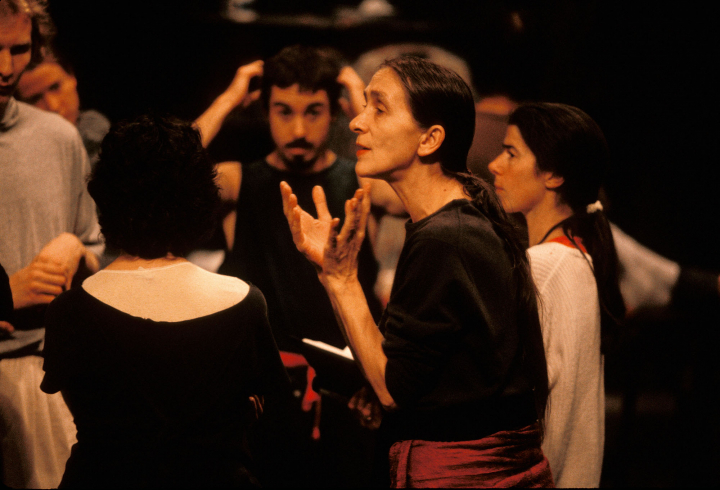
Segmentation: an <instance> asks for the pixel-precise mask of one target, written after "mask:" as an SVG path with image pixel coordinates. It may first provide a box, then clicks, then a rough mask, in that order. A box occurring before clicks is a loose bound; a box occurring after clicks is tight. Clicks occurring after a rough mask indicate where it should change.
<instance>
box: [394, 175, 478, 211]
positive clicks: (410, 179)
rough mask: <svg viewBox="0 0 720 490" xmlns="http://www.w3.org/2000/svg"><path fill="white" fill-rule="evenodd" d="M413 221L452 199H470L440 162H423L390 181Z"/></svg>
mask: <svg viewBox="0 0 720 490" xmlns="http://www.w3.org/2000/svg"><path fill="white" fill-rule="evenodd" d="M389 184H390V186H391V187H392V188H393V189H394V190H395V192H396V193H397V195H398V197H399V198H400V200H401V201H402V203H403V205H404V206H405V210H406V211H407V212H408V214H409V215H410V219H411V220H412V221H413V223H415V222H417V221H420V220H421V219H423V218H425V217H427V216H430V215H431V214H433V213H434V212H435V211H437V210H438V209H440V208H442V207H443V206H445V205H446V204H447V203H449V202H451V201H454V200H455V199H470V197H469V196H468V195H467V194H466V193H465V188H464V187H463V185H462V184H461V183H460V182H458V181H457V180H456V179H454V178H452V177H450V176H449V175H447V174H446V173H445V172H443V171H442V168H441V167H440V164H439V163H436V164H422V163H420V164H419V165H418V166H415V167H414V168H413V170H412V171H411V170H410V169H408V171H406V172H405V174H404V175H403V176H402V178H399V179H397V180H394V181H392V182H389Z"/></svg>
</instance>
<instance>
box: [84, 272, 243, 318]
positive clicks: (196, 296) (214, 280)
mask: <svg viewBox="0 0 720 490" xmlns="http://www.w3.org/2000/svg"><path fill="white" fill-rule="evenodd" d="M82 287H83V289H85V291H87V292H88V293H89V294H90V295H92V296H94V297H95V298H97V299H99V300H100V301H102V302H103V303H105V304H107V305H109V306H112V307H113V308H115V309H116V310H120V311H122V312H124V313H127V314H129V315H131V316H135V317H139V318H146V319H150V320H153V321H157V322H160V321H162V322H180V321H184V320H190V319H193V318H200V317H203V316H207V315H210V314H213V313H217V312H218V311H222V310H226V309H228V308H230V307H231V306H233V305H236V304H237V303H239V302H240V301H242V300H243V299H244V298H245V296H247V294H248V291H249V290H250V286H249V285H248V284H247V283H246V282H244V281H242V280H240V279H238V278H235V277H229V276H223V275H220V274H214V273H212V272H209V271H206V270H204V269H202V268H200V267H198V266H196V265H195V264H192V263H190V262H184V261H183V262H179V263H177V264H172V265H168V266H163V267H154V268H148V269H144V268H142V267H140V268H138V269H136V270H107V269H104V270H101V271H100V272H98V273H97V274H94V275H92V276H90V277H88V278H87V279H85V281H84V282H83V285H82Z"/></svg>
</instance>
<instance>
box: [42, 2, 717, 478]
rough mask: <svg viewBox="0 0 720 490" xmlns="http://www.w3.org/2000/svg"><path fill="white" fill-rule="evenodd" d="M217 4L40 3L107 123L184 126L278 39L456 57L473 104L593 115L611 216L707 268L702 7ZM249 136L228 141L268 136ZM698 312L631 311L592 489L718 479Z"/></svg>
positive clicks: (713, 192)
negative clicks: (568, 108) (370, 14)
mask: <svg viewBox="0 0 720 490" xmlns="http://www.w3.org/2000/svg"><path fill="white" fill-rule="evenodd" d="M225 3H226V2H225V1H223V0H205V1H203V0H196V1H171V0H156V1H140V0H128V1H125V2H99V1H97V0H73V1H64V2H63V1H59V0H54V2H53V1H52V0H51V12H52V14H53V16H54V18H55V20H56V23H57V26H58V38H57V43H58V47H59V49H60V51H61V52H62V53H63V54H64V55H65V56H66V57H68V58H69V59H70V60H71V62H72V63H73V64H74V66H75V69H76V74H77V77H78V80H79V91H80V96H81V101H82V103H83V105H84V107H85V108H95V109H98V110H100V111H101V112H104V113H105V114H106V115H107V116H108V117H109V118H110V119H111V120H113V121H116V120H118V119H120V118H124V117H129V116H132V115H135V114H138V113H141V112H145V111H148V110H151V109H152V110H157V111H162V112H170V113H173V114H175V115H178V116H181V117H184V118H188V119H194V118H196V117H197V116H198V115H199V114H200V113H201V112H202V111H203V110H204V109H205V108H206V107H207V106H208V105H209V104H210V102H211V101H212V100H213V99H214V98H215V97H216V96H217V95H218V94H219V93H220V92H221V91H222V90H223V89H224V88H225V87H226V86H227V85H228V83H229V82H230V80H231V79H232V77H233V75H234V73H235V70H236V69H237V67H239V66H240V65H241V64H244V63H246V62H249V61H253V60H255V59H258V58H266V57H268V56H271V55H273V54H275V53H276V52H277V51H279V50H280V49H281V48H282V47H284V46H286V45H288V44H294V43H305V44H312V45H332V46H335V47H336V48H338V49H339V50H340V51H341V52H343V53H344V55H345V56H347V58H348V60H354V58H355V57H357V56H358V55H359V54H361V53H363V52H364V51H366V50H368V49H372V48H376V47H379V46H382V45H384V44H389V43H397V42H424V43H433V44H437V45H439V46H441V47H444V48H446V49H448V50H450V51H452V52H455V53H457V54H458V55H460V56H462V57H464V58H465V59H466V60H467V61H468V62H469V64H470V66H471V68H472V70H473V75H474V81H475V84H476V86H477V88H478V91H479V92H480V94H483V95H489V94H495V93H505V94H507V95H510V96H511V97H513V98H515V99H518V100H530V99H541V100H548V101H556V102H564V103H569V104H573V105H576V106H579V107H580V108H582V109H584V110H585V111H586V112H587V113H589V114H590V115H591V116H592V117H593V118H595V119H596V120H597V122H598V123H599V124H600V126H601V127H602V128H603V129H604V131H605V133H606V136H607V139H608V142H609V145H610V148H611V152H612V155H613V159H612V167H611V169H610V176H609V179H608V181H607V184H606V193H607V197H608V199H609V202H610V209H609V210H608V212H609V215H610V217H611V219H612V220H613V221H615V222H616V223H617V224H619V225H620V227H621V228H623V229H624V230H625V231H627V232H628V233H629V234H631V235H632V236H634V237H635V238H636V239H638V240H639V241H640V242H641V243H643V244H645V245H647V246H649V247H650V248H652V249H654V250H656V251H658V252H659V253H661V254H663V255H665V256H667V257H669V258H671V259H673V260H676V261H679V262H680V263H682V264H684V265H689V266H697V267H701V268H703V269H707V270H710V271H713V272H716V273H717V272H720V254H719V253H718V252H717V248H718V247H717V242H716V239H715V237H716V233H718V231H719V228H720V220H719V219H718V218H720V189H719V188H718V182H720V179H719V177H720V170H719V169H718V163H719V162H718V144H717V141H718V138H717V136H716V126H717V124H716V123H715V121H716V114H717V107H718V104H717V102H716V91H715V89H716V87H717V76H716V75H715V72H716V70H715V69H714V68H715V65H717V60H718V45H720V43H718V39H717V35H716V26H715V20H714V19H715V18H716V17H715V16H714V15H713V11H711V7H710V3H708V2H705V3H704V5H705V6H700V5H699V4H696V3H690V2H657V3H653V4H645V5H641V4H640V2H637V3H636V2H622V5H617V4H616V2H603V1H599V0H597V1H569V0H561V1H556V2H548V1H505V2H501V1H497V0H487V1H474V0H470V1H468V0H463V1H458V0H443V1H438V0H435V1H432V2H431V1H427V0H416V1H411V0H396V1H393V0H391V3H392V4H393V5H394V6H395V7H396V9H397V12H398V15H397V16H396V17H394V18H393V19H389V20H383V21H377V22H370V23H361V24H355V25H344V26H340V25H338V23H337V22H334V20H333V12H334V9H335V8H337V7H338V6H346V7H352V6H354V5H357V3H359V0H358V1H355V2H353V1H349V0H346V1H342V2H339V1H336V2H328V1H324V0H313V1H310V0H305V1H292V0H265V1H263V0H256V2H255V3H254V4H253V6H254V7H256V8H257V10H258V11H259V12H261V14H262V15H261V16H260V18H259V20H258V21H257V22H254V23H251V24H237V23H233V22H231V21H228V20H226V19H224V18H223V17H222V16H221V15H220V12H221V11H222V9H223V8H224V6H225ZM308 14H312V15H308ZM302 19H304V20H302ZM513 19H515V22H514V21H513ZM517 19H520V21H521V22H520V23H518V22H517ZM248 129H249V130H250V131H249V133H248V134H249V136H248V135H245V136H242V135H238V136H237V137H238V144H239V146H240V147H242V146H243V145H244V144H245V142H248V143H257V142H258V141H260V143H258V144H260V145H262V144H269V142H268V141H267V135H266V134H264V133H263V132H262V131H259V130H257V129H254V130H253V129H252V128H248ZM253 131H255V132H254V133H253ZM243 138H244V139H243ZM263 138H264V140H263ZM241 157H242V155H238V157H237V158H241ZM693 313H696V314H695V315H694V316H693V315H692V314H690V315H688V314H687V313H683V314H680V315H678V314H677V313H676V312H669V313H668V312H667V311H666V312H660V313H658V312H650V313H647V314H644V315H638V316H637V317H636V318H635V319H634V320H633V321H632V322H631V324H630V325H629V327H628V331H629V332H630V333H631V334H632V335H631V337H632V338H631V339H630V340H629V341H628V343H627V344H626V349H625V351H624V353H623V354H622V355H619V356H615V357H608V358H607V360H606V363H607V364H606V365H607V371H606V372H607V379H606V384H607V386H608V395H609V398H612V397H613V396H614V397H615V398H613V399H612V400H615V401H614V402H613V401H612V400H609V402H608V403H609V404H608V407H609V408H608V420H607V424H608V427H607V429H608V431H607V444H606V458H605V469H604V473H603V485H604V486H624V485H641V486H661V487H671V486H678V485H682V486H685V485H687V486H692V485H705V484H707V485H709V484H711V483H710V482H714V483H712V484H713V485H716V484H717V479H716V476H715V475H716V470H715V469H714V468H716V467H717V466H718V464H720V457H718V444H717V435H718V422H717V421H718V419H720V417H718V415H720V414H719V413H718V410H717V409H716V408H715V407H716V406H717V404H716V402H714V401H713V400H714V397H712V394H713V393H714V391H716V390H717V389H718V384H719V382H720V381H719V380H718V368H717V362H716V361H714V359H716V358H717V355H716V354H715V346H716V345H718V344H717V340H718V334H717V331H718V327H720V315H718V314H717V310H714V311H709V312H708V311H702V312H700V311H698V312H693ZM618 403H619V405H618ZM612 407H615V408H612Z"/></svg>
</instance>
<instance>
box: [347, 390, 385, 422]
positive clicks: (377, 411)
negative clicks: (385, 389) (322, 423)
mask: <svg viewBox="0 0 720 490" xmlns="http://www.w3.org/2000/svg"><path fill="white" fill-rule="evenodd" d="M348 408H349V409H350V412H351V413H353V415H355V416H356V417H357V419H358V421H359V422H360V425H362V426H363V427H365V428H367V429H370V430H375V429H377V428H378V427H380V423H381V422H382V418H383V411H382V405H380V400H378V398H377V395H375V392H374V391H372V390H369V389H367V387H362V388H361V389H360V391H358V392H357V393H355V394H354V395H353V396H352V398H350V401H349V402H348Z"/></svg>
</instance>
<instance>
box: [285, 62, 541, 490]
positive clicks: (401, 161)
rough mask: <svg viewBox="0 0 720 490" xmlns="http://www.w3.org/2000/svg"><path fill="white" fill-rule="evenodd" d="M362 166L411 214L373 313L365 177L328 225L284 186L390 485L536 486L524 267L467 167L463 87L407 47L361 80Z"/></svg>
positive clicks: (321, 208) (468, 130) (470, 112)
mask: <svg viewBox="0 0 720 490" xmlns="http://www.w3.org/2000/svg"><path fill="white" fill-rule="evenodd" d="M365 98H366V105H365V108H364V109H363V111H362V112H361V113H360V114H359V115H358V116H357V117H355V119H353V121H352V122H351V123H350V128H351V129H352V130H353V131H354V132H355V133H356V134H357V148H358V150H357V155H358V163H357V166H356V172H357V174H358V175H359V176H360V177H370V178H379V179H383V180H385V181H386V182H388V183H389V184H390V185H391V186H392V187H393V189H394V190H395V192H396V193H397V195H398V196H399V198H400V199H401V200H402V202H403V204H404V205H405V209H406V210H407V212H408V213H409V215H410V222H408V224H407V225H406V226H407V234H406V240H405V244H404V247H403V250H402V252H401V255H400V260H399V264H398V268H397V274H396V277H395V282H394V285H393V288H392V292H391V296H390V301H389V303H388V305H387V309H386V311H385V313H384V314H383V317H382V319H381V321H380V325H379V326H378V325H376V324H375V322H374V321H373V318H372V315H371V314H370V310H369V309H368V306H367V302H366V300H365V297H364V295H363V292H362V289H361V288H360V283H359V282H358V280H357V252H358V249H359V246H360V243H361V242H362V239H363V236H364V233H365V223H366V220H367V216H368V213H369V211H370V199H369V196H368V189H367V188H365V189H359V190H358V191H357V192H356V194H355V197H354V198H353V199H351V200H349V201H348V202H347V204H346V218H345V222H344V224H343V225H342V228H341V229H340V230H338V228H340V223H339V220H338V219H337V218H335V219H333V218H332V217H331V216H330V214H329V212H328V211H327V206H326V205H325V203H324V193H323V191H322V189H320V188H315V189H314V200H315V205H316V208H317V212H318V218H317V219H316V218H314V217H313V216H311V215H310V214H308V213H307V212H306V211H303V210H302V209H301V208H300V207H299V206H298V205H297V199H296V198H295V196H294V195H293V194H292V190H291V189H290V187H289V186H288V185H287V184H281V190H282V194H283V200H284V207H285V213H286V216H287V218H288V222H289V224H290V228H291V230H292V232H293V237H294V240H295V243H296V245H297V247H298V249H299V250H300V251H301V252H303V253H304V254H305V255H306V256H307V257H308V259H309V260H310V261H311V262H313V263H314V264H315V265H316V267H317V270H318V276H319V278H320V281H321V282H322V284H323V285H324V286H325V289H326V290H327V293H328V295H329V296H330V299H331V301H332V304H333V307H334V309H335V313H336V316H337V318H338V321H339V323H340V326H341V330H342V331H343V333H344V334H345V336H346V337H347V339H348V344H349V345H350V347H351V349H352V351H353V353H354V355H355V359H356V360H357V361H358V362H359V365H360V367H361V369H362V370H363V372H364V373H365V376H366V378H367V380H368V381H369V383H370V385H371V386H372V388H373V391H374V393H375V394H376V395H377V397H378V398H379V401H380V403H381V404H382V405H383V407H384V408H385V409H386V413H385V415H384V418H383V421H382V425H381V427H380V431H381V432H380V434H381V436H380V439H381V440H383V441H385V442H386V445H385V446H384V447H385V450H384V452H383V454H384V457H385V460H386V461H387V462H389V466H390V468H389V475H390V483H391V485H392V486H394V487H404V486H432V487H451V486H459V485H464V486H468V485H469V486H475V487H481V486H549V485H552V483H553V482H552V476H551V474H550V471H549V467H548V464H547V460H546V459H545V457H544V456H543V454H542V451H541V449H540V441H541V438H542V429H541V425H540V422H541V421H542V419H543V415H544V407H545V403H546V398H547V371H546V365H545V358H544V352H543V347H542V338H541V331H540V327H539V318H538V312H537V303H536V296H535V289H534V286H533V283H532V278H531V276H530V271H529V265H528V262H527V258H526V256H525V253H524V251H523V250H522V247H521V246H520V245H519V241H518V240H517V239H516V237H515V234H514V230H513V228H512V227H511V226H510V225H509V223H508V221H507V219H506V215H505V213H504V211H503V210H502V207H501V206H500V203H499V202H498V201H497V200H496V198H495V196H494V194H493V193H492V191H491V190H489V189H488V188H487V187H486V185H485V184H484V183H483V182H481V181H479V180H478V179H476V178H474V177H472V176H471V175H469V174H467V168H466V164H465V162H466V158H467V153H468V149H469V148H470V144H471V142H472V138H473V134H474V121H475V112H474V105H473V99H472V95H471V92H470V89H469V88H468V86H467V85H466V84H465V82H463V81H462V79H461V78H460V77H459V76H458V75H457V74H455V73H454V72H451V71H449V70H447V69H444V68H441V67H439V66H437V65H435V64H433V63H430V62H427V61H425V60H422V59H419V58H415V57H401V58H396V59H394V60H390V61H387V62H385V63H384V64H383V65H382V66H381V67H380V69H379V70H378V71H377V72H376V73H375V75H374V76H373V78H372V81H371V82H370V84H369V85H368V87H367V88H366V90H365Z"/></svg>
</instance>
